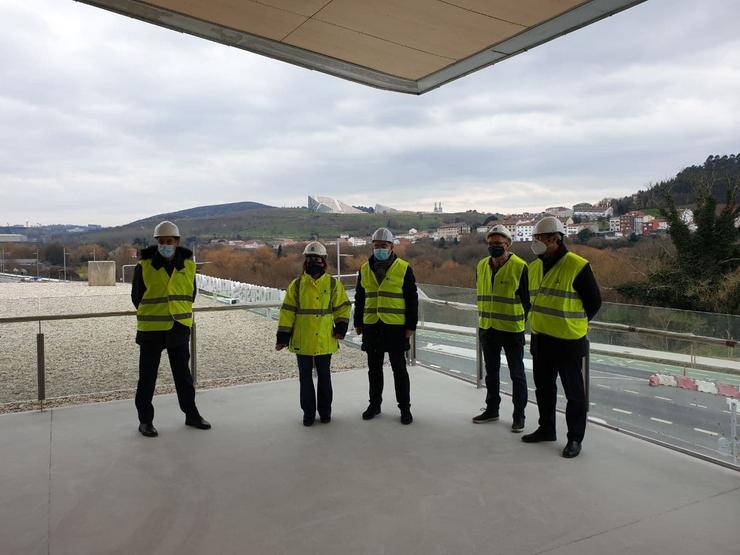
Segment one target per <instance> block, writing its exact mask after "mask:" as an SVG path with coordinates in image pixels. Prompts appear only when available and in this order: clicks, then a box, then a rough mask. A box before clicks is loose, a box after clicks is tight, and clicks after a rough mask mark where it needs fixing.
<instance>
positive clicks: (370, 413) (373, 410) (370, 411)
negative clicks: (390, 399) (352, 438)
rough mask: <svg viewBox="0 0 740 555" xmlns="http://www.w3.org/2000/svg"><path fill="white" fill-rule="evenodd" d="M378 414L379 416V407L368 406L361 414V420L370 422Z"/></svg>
mask: <svg viewBox="0 0 740 555" xmlns="http://www.w3.org/2000/svg"><path fill="white" fill-rule="evenodd" d="M379 414H380V407H376V406H375V405H370V406H369V407H367V409H366V410H365V412H363V413H362V419H363V420H372V419H373V418H375V417H376V416H378V415H379Z"/></svg>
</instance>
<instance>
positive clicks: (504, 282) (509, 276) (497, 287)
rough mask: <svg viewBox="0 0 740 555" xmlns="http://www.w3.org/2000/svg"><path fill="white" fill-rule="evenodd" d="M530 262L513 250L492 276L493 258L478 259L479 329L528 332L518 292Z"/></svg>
mask: <svg viewBox="0 0 740 555" xmlns="http://www.w3.org/2000/svg"><path fill="white" fill-rule="evenodd" d="M526 265H527V263H526V262H524V260H522V259H521V258H519V257H518V256H517V255H515V254H513V253H512V254H511V255H510V256H509V260H507V261H506V263H504V265H503V266H501V267H500V268H499V269H498V271H497V272H496V275H495V276H493V279H492V276H491V274H492V273H493V270H492V269H491V265H490V264H489V257H486V258H484V259H483V260H481V261H480V262H478V270H477V272H476V289H477V294H478V295H477V297H478V298H477V301H478V327H479V328H481V329H490V328H493V329H496V330H500V331H508V332H523V331H524V324H525V316H524V307H523V306H522V300H521V299H520V298H519V296H518V295H517V294H516V291H517V289H519V282H520V281H521V279H522V272H523V271H524V267H525V266H526Z"/></svg>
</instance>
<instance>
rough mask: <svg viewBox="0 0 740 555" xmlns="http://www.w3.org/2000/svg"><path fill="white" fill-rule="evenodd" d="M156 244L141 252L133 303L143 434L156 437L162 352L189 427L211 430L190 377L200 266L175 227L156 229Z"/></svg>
mask: <svg viewBox="0 0 740 555" xmlns="http://www.w3.org/2000/svg"><path fill="white" fill-rule="evenodd" d="M154 238H155V239H156V240H157V244H156V245H153V246H150V247H147V248H145V249H143V250H142V251H141V255H140V257H139V263H138V264H137V265H136V270H135V271H134V279H133V283H132V285H131V301H132V302H133V303H134V306H135V307H136V320H137V331H136V343H137V344H138V345H139V348H140V353H139V382H138V384H137V386H136V409H137V411H138V413H139V432H140V433H141V434H142V435H144V436H146V437H156V436H157V435H158V432H157V429H156V428H155V427H154V424H153V420H154V407H153V406H152V398H153V397H154V387H155V385H156V383H157V372H158V370H159V361H160V358H161V356H162V351H163V350H164V349H167V356H168V357H169V360H170V367H171V368H172V378H173V379H174V381H175V389H176V391H177V400H178V402H179V403H180V409H181V410H182V411H183V412H184V413H185V424H186V425H187V426H192V427H193V428H198V429H201V430H208V429H209V428H210V427H211V425H210V424H209V423H208V422H207V421H206V420H204V419H203V417H202V416H201V415H200V413H199V412H198V408H197V407H196V406H195V387H194V386H193V377H192V375H191V374H190V366H189V363H190V328H191V327H192V325H193V301H194V300H195V293H196V291H197V289H196V287H195V262H194V261H193V252H192V251H191V250H189V249H186V248H185V247H181V246H180V230H179V229H178V228H177V226H176V225H175V224H173V223H172V222H168V221H164V222H160V223H159V225H157V227H156V228H154Z"/></svg>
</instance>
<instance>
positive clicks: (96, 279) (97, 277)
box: [87, 260, 116, 287]
mask: <svg viewBox="0 0 740 555" xmlns="http://www.w3.org/2000/svg"><path fill="white" fill-rule="evenodd" d="M87 284H88V285H90V286H93V287H98V286H111V285H112V286H115V285H116V263H115V261H113V260H101V261H98V262H94V261H90V262H88V263H87Z"/></svg>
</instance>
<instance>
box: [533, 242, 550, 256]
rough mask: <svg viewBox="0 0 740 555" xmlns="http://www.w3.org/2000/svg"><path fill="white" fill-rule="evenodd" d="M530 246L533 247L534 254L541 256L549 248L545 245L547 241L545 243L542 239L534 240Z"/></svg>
mask: <svg viewBox="0 0 740 555" xmlns="http://www.w3.org/2000/svg"><path fill="white" fill-rule="evenodd" d="M530 248H531V249H532V252H533V253H534V254H536V255H537V256H540V255H541V254H545V251H546V250H547V245H545V243H543V242H542V241H539V240H537V239H535V240H534V241H532V245H531V247H530Z"/></svg>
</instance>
